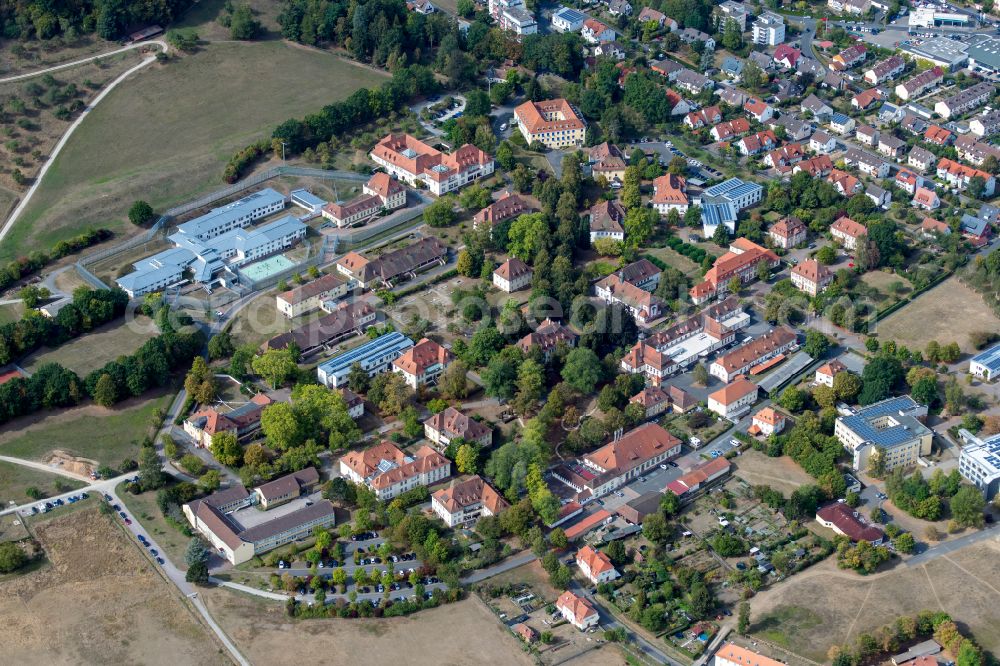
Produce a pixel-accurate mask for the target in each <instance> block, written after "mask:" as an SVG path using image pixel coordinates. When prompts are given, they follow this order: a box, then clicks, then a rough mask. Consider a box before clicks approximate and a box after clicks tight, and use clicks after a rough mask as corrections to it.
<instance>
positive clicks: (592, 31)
mask: <svg viewBox="0 0 1000 666" xmlns="http://www.w3.org/2000/svg"><path fill="white" fill-rule="evenodd" d="M580 35H581V36H582V37H583V39H584V41H587V42H590V43H591V44H600V43H601V42H613V41H615V31H614V30H612V29H611V28H609V27H608V26H606V25H604V24H603V23H601V22H600V21H598V20H597V19H592V18H588V19H586V20H584V22H583V28H582V29H581V30H580Z"/></svg>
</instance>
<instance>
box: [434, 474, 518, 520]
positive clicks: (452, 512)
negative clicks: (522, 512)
mask: <svg viewBox="0 0 1000 666" xmlns="http://www.w3.org/2000/svg"><path fill="white" fill-rule="evenodd" d="M509 506H510V503H508V502H507V500H505V499H504V498H503V497H501V495H500V493H498V492H497V491H496V490H494V489H493V487H492V486H491V485H490V484H488V483H486V481H484V480H483V478H482V477H481V476H479V475H478V474H474V475H473V476H471V477H470V478H468V479H466V480H465V481H460V482H458V483H455V482H452V484H451V485H450V486H448V487H447V488H441V489H440V490H436V491H435V492H434V494H433V495H431V509H432V510H433V511H434V513H436V514H437V515H438V517H439V518H441V520H443V521H444V523H445V525H447V526H448V527H459V526H465V527H471V526H472V525H475V524H476V522H477V521H478V520H479V519H480V518H482V517H484V516H497V515H499V514H500V512H501V511H503V510H504V509H506V508H508V507H509Z"/></svg>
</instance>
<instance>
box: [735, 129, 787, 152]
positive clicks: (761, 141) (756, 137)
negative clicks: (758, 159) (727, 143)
mask: <svg viewBox="0 0 1000 666" xmlns="http://www.w3.org/2000/svg"><path fill="white" fill-rule="evenodd" d="M735 145H736V148H737V149H738V150H739V151H740V154H742V155H747V156H752V155H757V154H759V153H763V152H766V151H768V150H771V149H772V148H774V147H775V146H776V145H778V138H777V137H776V136H775V135H774V132H773V131H772V130H764V131H763V132H757V133H756V134H750V135H748V136H745V137H743V138H742V139H740V140H739V141H737V142H736V144H735Z"/></svg>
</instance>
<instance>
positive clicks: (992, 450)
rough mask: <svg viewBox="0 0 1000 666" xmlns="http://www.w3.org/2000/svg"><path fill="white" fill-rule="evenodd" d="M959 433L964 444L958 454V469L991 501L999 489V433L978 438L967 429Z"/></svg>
mask: <svg viewBox="0 0 1000 666" xmlns="http://www.w3.org/2000/svg"><path fill="white" fill-rule="evenodd" d="M961 434H962V437H963V439H965V446H963V447H962V452H961V453H960V454H959V456H958V471H959V473H960V474H961V475H962V477H963V478H965V479H966V480H967V481H969V482H970V483H972V484H974V485H975V486H976V488H979V490H980V491H982V493H983V497H984V498H985V499H986V501H987V502H991V501H993V499H994V498H995V497H996V496H997V492H998V491H1000V435H990V436H989V437H986V438H983V439H980V438H979V437H976V436H975V435H973V434H972V433H969V432H967V431H963V432H962V433H961Z"/></svg>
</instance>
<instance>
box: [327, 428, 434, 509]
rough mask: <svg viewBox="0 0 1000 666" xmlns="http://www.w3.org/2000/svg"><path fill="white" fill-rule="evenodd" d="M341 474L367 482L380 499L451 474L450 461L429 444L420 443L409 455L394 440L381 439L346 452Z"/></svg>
mask: <svg viewBox="0 0 1000 666" xmlns="http://www.w3.org/2000/svg"><path fill="white" fill-rule="evenodd" d="M340 475H341V476H342V477H344V478H346V479H348V480H350V481H353V482H354V483H356V484H358V485H365V486H367V487H368V488H370V489H371V490H372V491H374V492H375V497H376V498H377V499H379V500H391V499H392V498H394V497H398V496H399V495H401V494H403V493H405V492H406V491H408V490H413V489H414V488H418V487H420V486H430V485H433V484H435V483H437V482H439V481H443V480H444V479H447V478H448V477H449V476H451V461H450V460H448V459H447V458H445V457H444V456H443V455H441V454H440V453H438V452H437V451H435V450H434V449H432V448H431V447H429V446H421V447H420V448H419V449H417V451H416V452H415V453H414V454H413V455H412V456H410V455H407V454H406V453H403V451H401V450H400V449H399V447H397V446H396V445H395V444H393V443H392V442H389V441H382V442H381V443H380V444H376V445H374V446H370V447H368V448H367V449H364V450H361V451H350V452H348V453H347V454H346V455H345V456H343V457H342V458H341V459H340Z"/></svg>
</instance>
